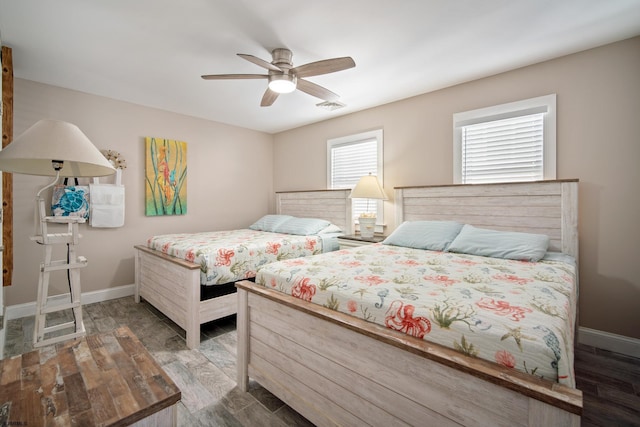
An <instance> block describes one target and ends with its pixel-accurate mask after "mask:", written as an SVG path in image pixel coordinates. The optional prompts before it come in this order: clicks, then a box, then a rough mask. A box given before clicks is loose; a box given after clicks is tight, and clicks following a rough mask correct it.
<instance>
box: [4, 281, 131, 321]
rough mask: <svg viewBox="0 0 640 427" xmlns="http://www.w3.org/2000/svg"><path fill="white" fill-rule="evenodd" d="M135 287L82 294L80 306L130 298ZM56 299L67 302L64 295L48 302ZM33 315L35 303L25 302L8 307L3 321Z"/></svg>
mask: <svg viewBox="0 0 640 427" xmlns="http://www.w3.org/2000/svg"><path fill="white" fill-rule="evenodd" d="M135 287H136V285H124V286H118V287H117V288H109V289H103V290H100V291H93V292H83V293H82V296H81V300H82V304H83V305H85V304H93V303H95V302H102V301H108V300H110V299H115V298H122V297H127V296H132V295H133V294H134V292H135ZM57 299H59V300H60V302H62V301H63V300H66V301H68V297H65V296H64V295H62V296H60V297H59V298H58V297H56V296H52V297H51V298H50V299H49V301H51V302H53V303H54V304H55V303H56V300H57ZM35 314H36V303H35V301H34V302H27V303H24V304H16V305H10V306H8V307H7V309H6V311H5V319H7V320H11V319H19V318H20V317H26V316H35Z"/></svg>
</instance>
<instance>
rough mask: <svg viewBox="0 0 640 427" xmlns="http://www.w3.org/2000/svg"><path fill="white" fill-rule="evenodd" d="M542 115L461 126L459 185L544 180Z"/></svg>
mask: <svg viewBox="0 0 640 427" xmlns="http://www.w3.org/2000/svg"><path fill="white" fill-rule="evenodd" d="M543 138H544V114H542V113H539V114H531V115H526V116H520V117H513V118H509V119H503V120H494V121H490V122H483V123H477V124H472V125H468V126H463V127H462V182H463V183H465V184H480V183H487V182H516V181H536V180H541V179H543V175H544V174H543V170H544V169H543V160H544V156H543V148H544V139H543Z"/></svg>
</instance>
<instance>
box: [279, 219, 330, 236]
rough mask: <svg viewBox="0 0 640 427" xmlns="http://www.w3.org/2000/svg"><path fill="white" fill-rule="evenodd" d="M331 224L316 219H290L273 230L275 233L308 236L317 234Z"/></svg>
mask: <svg viewBox="0 0 640 427" xmlns="http://www.w3.org/2000/svg"><path fill="white" fill-rule="evenodd" d="M329 224H331V223H330V222H329V221H326V220H324V219H317V218H297V217H292V218H289V219H288V220H286V221H285V222H283V223H281V224H279V225H278V226H277V227H276V228H275V232H276V233H285V234H297V235H300V236H309V235H311V234H318V232H319V231H320V230H322V229H324V228H325V227H326V226H328V225H329Z"/></svg>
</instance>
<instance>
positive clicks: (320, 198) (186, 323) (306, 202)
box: [134, 190, 352, 349]
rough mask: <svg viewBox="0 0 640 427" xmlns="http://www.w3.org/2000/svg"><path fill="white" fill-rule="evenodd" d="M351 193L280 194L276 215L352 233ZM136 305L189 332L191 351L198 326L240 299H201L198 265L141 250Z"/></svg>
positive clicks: (229, 310) (233, 296)
mask: <svg viewBox="0 0 640 427" xmlns="http://www.w3.org/2000/svg"><path fill="white" fill-rule="evenodd" d="M349 193H350V190H318V191H290V192H278V193H276V211H277V213H278V214H287V215H293V216H297V217H304V218H321V219H326V220H329V221H331V222H332V223H333V224H335V225H337V226H339V227H340V228H341V229H342V230H343V231H344V232H345V234H350V233H351V232H352V231H351V230H352V220H351V201H350V200H349ZM134 250H135V285H136V286H135V296H134V298H135V301H136V302H140V298H144V299H145V300H146V301H148V302H149V303H151V305H153V306H154V307H155V308H157V309H158V310H160V311H161V312H162V313H163V314H164V315H166V316H167V317H169V318H170V319H171V320H173V321H174V322H175V323H176V324H177V325H178V326H180V327H181V328H183V329H184V330H185V331H186V340H187V347H189V348H191V349H193V348H198V347H199V346H200V325H201V324H203V323H206V322H210V321H212V320H216V319H220V318H222V317H226V316H230V315H232V314H235V313H236V310H237V306H238V304H237V294H236V293H235V292H234V293H232V294H227V295H223V296H220V297H217V298H211V299H208V300H204V301H201V300H200V265H198V264H194V263H191V262H188V261H185V260H182V259H179V258H176V257H173V256H170V255H166V254H163V253H161V252H158V251H155V250H153V249H150V248H148V247H147V246H145V245H137V246H135V247H134Z"/></svg>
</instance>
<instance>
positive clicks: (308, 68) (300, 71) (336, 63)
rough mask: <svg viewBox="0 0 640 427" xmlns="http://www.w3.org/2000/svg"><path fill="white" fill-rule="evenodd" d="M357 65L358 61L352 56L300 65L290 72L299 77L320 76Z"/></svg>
mask: <svg viewBox="0 0 640 427" xmlns="http://www.w3.org/2000/svg"><path fill="white" fill-rule="evenodd" d="M355 66H356V63H355V62H354V61H353V59H352V58H351V57H350V56H345V57H343V58H333V59H325V60H322V61H317V62H310V63H308V64H304V65H300V66H299V67H294V68H292V69H291V70H290V71H289V73H290V74H295V75H296V76H298V77H311V76H319V75H321V74H328V73H335V72H336V71H342V70H346V69H349V68H353V67H355Z"/></svg>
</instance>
